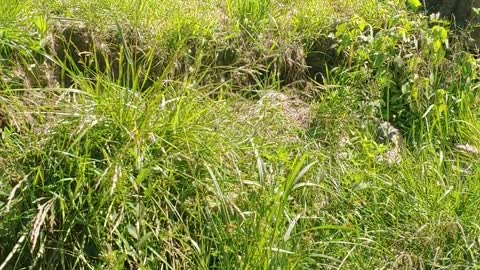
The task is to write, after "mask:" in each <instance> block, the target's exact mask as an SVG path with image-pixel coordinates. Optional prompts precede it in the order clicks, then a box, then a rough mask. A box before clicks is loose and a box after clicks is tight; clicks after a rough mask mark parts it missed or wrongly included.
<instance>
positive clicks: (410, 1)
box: [407, 0, 422, 10]
mask: <svg viewBox="0 0 480 270" xmlns="http://www.w3.org/2000/svg"><path fill="white" fill-rule="evenodd" d="M407 5H408V6H409V7H410V8H412V9H414V10H417V9H419V8H420V7H421V6H422V3H421V2H420V0H407Z"/></svg>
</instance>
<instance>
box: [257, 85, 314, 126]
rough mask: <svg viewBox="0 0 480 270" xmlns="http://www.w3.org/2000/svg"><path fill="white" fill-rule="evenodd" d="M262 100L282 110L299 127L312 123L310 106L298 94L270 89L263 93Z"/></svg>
mask: <svg viewBox="0 0 480 270" xmlns="http://www.w3.org/2000/svg"><path fill="white" fill-rule="evenodd" d="M260 101H261V102H262V103H268V104H269V105H270V106H272V107H275V108H278V109H279V110H281V111H282V112H283V113H284V115H285V116H286V117H287V119H288V120H289V121H290V122H291V123H292V124H294V125H296V126H298V127H302V128H308V126H309V125H310V122H311V112H310V107H309V105H308V104H307V103H306V102H304V101H303V100H301V99H300V98H299V97H297V96H294V95H287V94H285V93H280V92H276V91H269V92H267V93H265V94H264V95H263V97H262V99H261V100H260Z"/></svg>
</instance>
